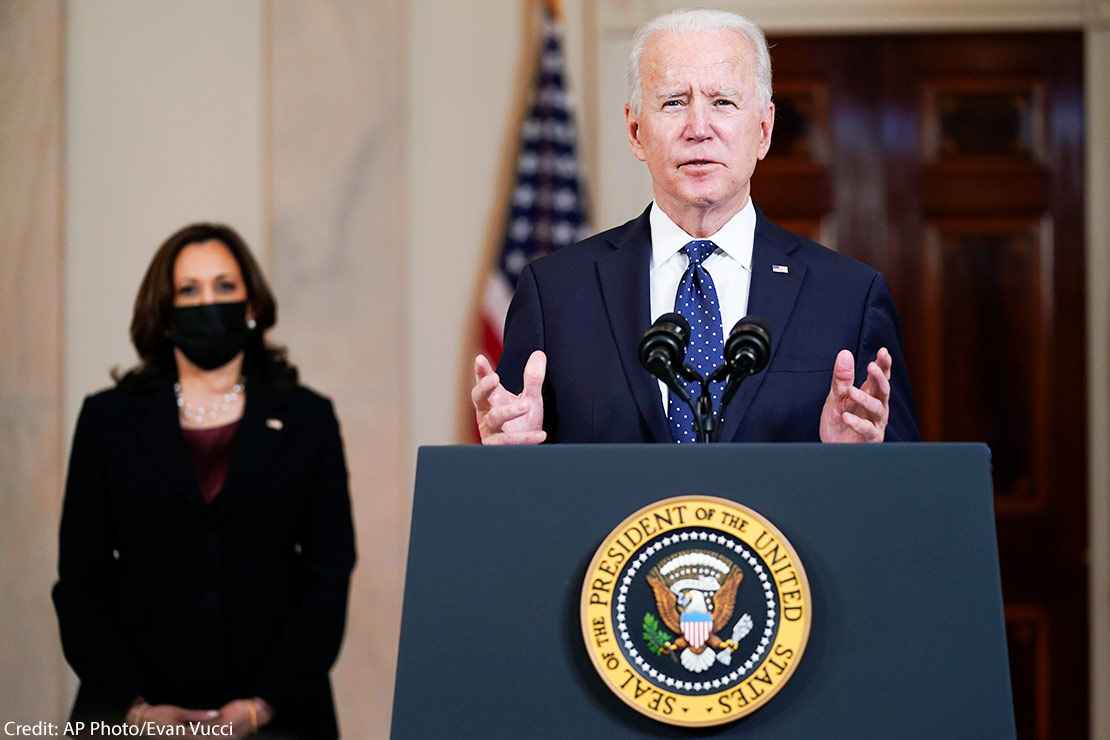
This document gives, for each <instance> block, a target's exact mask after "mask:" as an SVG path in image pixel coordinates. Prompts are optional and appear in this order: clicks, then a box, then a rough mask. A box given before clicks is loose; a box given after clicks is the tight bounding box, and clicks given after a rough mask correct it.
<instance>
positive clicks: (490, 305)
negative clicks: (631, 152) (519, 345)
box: [481, 7, 588, 366]
mask: <svg viewBox="0 0 1110 740" xmlns="http://www.w3.org/2000/svg"><path fill="white" fill-rule="evenodd" d="M565 67H566V65H565V63H564V58H563V42H562V29H561V26H560V24H559V23H558V21H557V19H556V18H555V16H554V14H553V13H552V12H551V9H550V7H545V11H544V23H543V44H542V46H541V47H540V52H539V59H538V60H537V65H536V74H535V77H534V80H533V83H532V86H531V88H530V89H529V91H528V92H529V97H530V102H529V106H528V113H527V115H526V116H525V118H524V122H523V124H522V125H521V130H520V144H519V146H518V148H517V155H516V168H515V177H514V183H513V190H512V196H511V202H510V203H509V204H508V205H509V217H508V219H507V220H506V222H505V234H504V236H503V237H502V240H501V248H500V249H499V250H498V252H497V257H496V264H494V265H493V266H492V270H491V271H490V273H489V274H488V275H487V276H486V283H485V287H484V290H483V293H482V308H481V318H482V352H483V354H485V355H486V357H488V358H489V359H490V362H491V363H493V365H494V366H496V365H497V361H498V359H499V358H500V357H501V349H502V347H503V340H504V333H505V314H506V313H507V312H508V310H509V301H510V300H512V297H513V292H514V291H515V290H516V282H517V278H518V277H519V276H520V271H521V270H523V269H524V267H525V266H526V265H527V264H528V263H529V262H531V261H532V260H534V259H536V258H537V257H542V256H543V255H545V254H548V253H549V252H552V251H554V250H556V249H558V248H559V247H565V246H567V245H568V244H573V243H574V242H576V241H578V240H579V239H582V238H584V237H585V236H586V235H587V233H588V227H587V224H586V220H587V216H586V204H585V198H584V190H583V188H582V185H581V183H580V182H579V167H578V152H577V146H576V140H577V134H576V131H575V125H574V109H573V106H572V105H571V101H570V97H569V95H568V94H567V87H566V75H565V71H564V70H565Z"/></svg>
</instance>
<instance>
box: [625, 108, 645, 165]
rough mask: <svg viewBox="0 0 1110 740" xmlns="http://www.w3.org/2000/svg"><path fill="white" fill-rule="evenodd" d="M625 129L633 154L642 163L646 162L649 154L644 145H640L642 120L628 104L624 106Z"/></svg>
mask: <svg viewBox="0 0 1110 740" xmlns="http://www.w3.org/2000/svg"><path fill="white" fill-rule="evenodd" d="M624 127H625V131H627V132H628V145H629V146H630V147H631V148H632V154H633V155H634V156H635V157H636V159H638V160H640V161H641V162H643V161H646V160H647V154H646V153H645V152H644V145H643V144H642V143H640V119H639V117H638V116H637V115H636V114H635V113H633V112H632V106H631V105H629V104H628V103H625V104H624Z"/></svg>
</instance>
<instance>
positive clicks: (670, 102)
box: [663, 98, 682, 108]
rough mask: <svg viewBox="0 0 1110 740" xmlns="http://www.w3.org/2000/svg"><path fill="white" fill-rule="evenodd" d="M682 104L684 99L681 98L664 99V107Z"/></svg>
mask: <svg viewBox="0 0 1110 740" xmlns="http://www.w3.org/2000/svg"><path fill="white" fill-rule="evenodd" d="M680 105H682V101H681V100H679V99H678V98H672V99H671V100H664V101H663V107H664V108H675V107H677V106H680Z"/></svg>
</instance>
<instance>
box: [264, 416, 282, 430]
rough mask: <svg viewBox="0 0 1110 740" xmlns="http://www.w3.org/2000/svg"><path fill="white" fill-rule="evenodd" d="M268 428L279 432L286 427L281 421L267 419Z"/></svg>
mask: <svg viewBox="0 0 1110 740" xmlns="http://www.w3.org/2000/svg"><path fill="white" fill-rule="evenodd" d="M266 426H268V427H270V429H274V430H276V431H279V432H280V431H281V430H282V429H284V428H285V425H284V424H282V423H281V419H267V420H266Z"/></svg>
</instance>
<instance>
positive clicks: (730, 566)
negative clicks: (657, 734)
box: [582, 495, 812, 727]
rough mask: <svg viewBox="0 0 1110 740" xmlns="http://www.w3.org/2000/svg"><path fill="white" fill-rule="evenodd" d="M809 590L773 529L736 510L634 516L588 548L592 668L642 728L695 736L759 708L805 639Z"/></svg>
mask: <svg viewBox="0 0 1110 740" xmlns="http://www.w3.org/2000/svg"><path fill="white" fill-rule="evenodd" d="M811 604H812V600H811V598H810V591H809V582H808V581H807V580H806V575H805V570H804V569H803V568H802V563H801V561H800V560H799V559H798V555H797V553H795V552H794V548H793V547H791V546H790V543H789V542H787V540H786V538H785V537H783V535H782V533H781V532H779V530H778V529H776V528H775V526H774V525H773V524H771V523H770V522H769V521H767V520H766V519H764V518H763V517H762V516H760V515H759V514H757V513H756V512H754V511H752V510H751V509H748V508H747V507H744V506H741V505H740V504H737V503H736V502H734V501H728V500H726V499H721V498H714V497H710V496H697V495H695V496H679V497H676V498H670V499H666V500H663V501H659V502H658V503H655V504H652V505H650V506H647V507H644V508H643V509H641V510H639V511H637V512H636V513H635V514H633V515H631V516H630V517H628V518H627V519H625V520H624V521H623V522H621V523H620V525H618V526H617V528H616V529H614V530H613V531H612V532H611V533H610V534H609V536H608V537H606V538H605V541H604V542H602V544H601V547H599V548H598V550H597V553H596V554H595V555H594V557H593V560H592V561H591V562H590V567H589V568H588V569H587V571H586V579H585V582H584V583H583V585H582V637H583V638H584V640H585V642H586V650H587V652H589V654H590V659H591V660H592V661H593V664H594V667H595V668H597V672H598V673H599V674H600V675H601V678H602V679H603V680H604V681H605V683H606V684H607V685H608V686H609V688H610V689H611V690H612V691H613V693H615V694H616V695H617V696H619V697H620V698H621V700H623V701H624V702H625V703H626V704H628V705H629V706H631V707H632V708H634V709H636V710H637V711H638V712H641V713H643V714H646V715H647V716H649V717H651V718H652V719H656V720H659V721H660V722H666V723H669V724H673V725H683V726H689V727H704V726H706V725H719V724H723V723H725V722H731V721H733V720H736V719H739V718H740V717H743V716H744V715H746V714H750V713H751V712H754V711H755V710H757V709H759V708H760V707H762V706H763V705H764V704H766V703H767V702H768V701H770V700H771V698H772V697H773V696H774V695H775V694H777V693H778V692H779V691H780V690H781V689H782V687H783V686H785V685H786V682H787V681H788V680H789V679H790V676H791V675H792V674H793V673H794V670H795V668H796V667H797V665H798V662H799V661H800V660H801V658H802V653H803V652H804V650H805V645H806V640H807V638H808V637H809V625H810V618H811V615H810V611H811Z"/></svg>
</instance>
